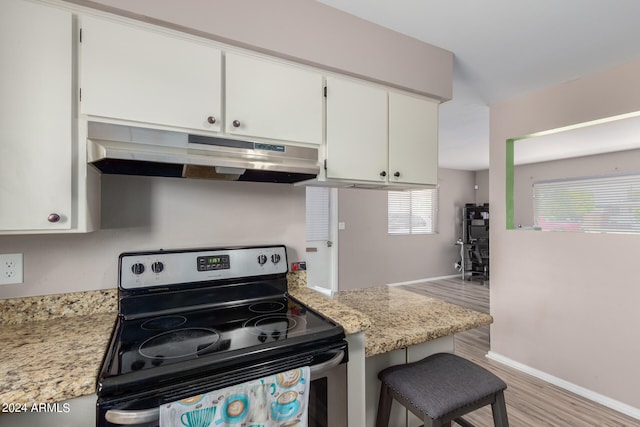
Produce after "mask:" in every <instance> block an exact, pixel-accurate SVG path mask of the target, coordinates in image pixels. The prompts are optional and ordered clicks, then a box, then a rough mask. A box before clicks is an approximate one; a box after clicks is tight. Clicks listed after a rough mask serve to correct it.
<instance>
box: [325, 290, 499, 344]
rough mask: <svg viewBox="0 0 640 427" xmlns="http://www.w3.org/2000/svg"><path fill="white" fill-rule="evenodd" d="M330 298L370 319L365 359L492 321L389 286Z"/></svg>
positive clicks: (452, 305)
mask: <svg viewBox="0 0 640 427" xmlns="http://www.w3.org/2000/svg"><path fill="white" fill-rule="evenodd" d="M334 299H336V301H338V302H340V303H342V304H344V305H346V306H348V307H351V308H353V309H355V310H357V311H359V312H361V313H363V314H364V315H365V316H366V317H367V318H369V319H370V320H371V328H370V329H369V330H367V332H366V346H365V354H366V357H371V356H375V355H377V354H382V353H387V352H390V351H393V350H397V349H401V348H405V347H409V346H412V345H416V344H421V343H425V342H428V341H432V340H436V339H438V338H442V337H446V336H451V335H453V334H456V333H458V332H463V331H466V330H469V329H473V328H477V327H479V326H484V325H489V324H491V323H492V322H493V318H492V317H491V316H490V315H489V314H486V313H480V312H478V311H475V310H470V309H467V308H464V307H460V306H458V305H455V304H450V303H447V302H445V301H442V300H439V299H436V298H430V297H426V296H423V295H419V294H416V293H414V292H409V291H405V290H403V289H398V288H395V287H391V286H375V287H371V288H362V289H354V290H349V291H340V292H338V293H337V294H336V295H334Z"/></svg>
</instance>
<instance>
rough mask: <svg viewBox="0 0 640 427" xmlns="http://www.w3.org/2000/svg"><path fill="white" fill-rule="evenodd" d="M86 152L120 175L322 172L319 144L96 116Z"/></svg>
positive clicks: (284, 177) (253, 177)
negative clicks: (224, 135) (167, 127)
mask: <svg viewBox="0 0 640 427" xmlns="http://www.w3.org/2000/svg"><path fill="white" fill-rule="evenodd" d="M87 158H88V162H89V163H90V164H93V165H94V166H95V167H96V168H98V169H99V170H100V171H101V172H102V173H106V174H121V175H144V176H164V177H174V178H198V179H215V180H226V181H253V182H277V183H289V184H291V183H296V182H300V181H306V180H309V179H313V178H315V177H316V176H317V175H318V173H319V172H320V168H319V166H318V150H317V149H316V148H309V147H299V146H294V145H287V144H281V143H262V142H253V141H246V140H235V139H224V138H215V137H208V136H201V135H189V134H185V133H179V132H170V131H161V130H156V129H145V128H137V127H130V126H120V125H112V124H105V123H94V122H90V123H89V129H88V139H87Z"/></svg>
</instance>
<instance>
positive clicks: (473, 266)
mask: <svg viewBox="0 0 640 427" xmlns="http://www.w3.org/2000/svg"><path fill="white" fill-rule="evenodd" d="M457 243H458V244H459V245H460V257H459V259H458V262H457V263H456V267H457V268H458V270H459V271H460V272H461V274H462V278H463V279H473V278H474V277H476V278H479V279H482V280H489V204H488V203H485V204H482V205H476V204H474V203H467V204H465V206H464V207H463V208H462V237H461V238H460V239H459V240H458V242H457Z"/></svg>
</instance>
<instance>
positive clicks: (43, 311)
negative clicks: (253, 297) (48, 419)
mask: <svg viewBox="0 0 640 427" xmlns="http://www.w3.org/2000/svg"><path fill="white" fill-rule="evenodd" d="M305 279H306V277H305V276H304V275H303V274H297V275H292V276H290V277H289V293H290V294H291V296H293V297H294V298H297V299H299V300H300V301H302V302H303V303H305V304H306V305H308V306H309V307H311V308H312V309H314V310H316V311H318V312H320V313H322V314H323V315H325V316H327V317H329V318H330V319H332V320H333V321H335V322H337V323H339V324H341V325H342V327H343V328H344V330H345V333H346V334H355V333H359V332H365V333H366V349H365V350H366V356H367V357H368V356H373V355H376V354H380V353H384V352H388V351H392V350H396V349H398V348H403V347H407V346H410V345H413V344H419V343H422V342H426V341H430V340H433V339H436V338H440V337H443V336H447V335H452V334H454V333H457V332H461V331H464V330H467V329H471V328H475V327H478V326H482V325H488V324H490V323H491V322H492V321H493V319H492V317H491V316H489V315H488V314H483V313H479V312H477V311H473V310H469V309H465V308H462V307H459V306H457V305H453V304H449V303H446V302H444V301H441V300H438V299H434V298H428V297H424V296H421V295H418V294H415V293H411V292H408V291H404V290H401V289H395V288H392V287H388V286H379V287H374V288H366V289H357V290H353V291H342V292H339V293H338V294H336V295H335V296H334V297H333V298H330V297H328V296H326V295H323V294H321V293H319V292H316V291H314V290H312V289H309V288H307V287H306V286H304V285H305V283H306V280H305ZM116 312H117V290H116V289H109V290H102V291H90V292H77V293H70V294H62V295H50V296H43V297H27V298H16V299H7V300H0V325H2V328H1V329H0V342H2V346H0V403H20V404H27V405H31V404H33V403H54V402H60V401H64V400H68V399H72V398H75V397H80V396H85V395H90V394H92V393H94V392H95V384H96V377H97V375H98V370H99V369H100V364H101V362H102V357H103V355H104V352H105V350H106V348H107V345H108V341H109V338H110V336H111V330H112V328H113V325H114V324H115V319H116Z"/></svg>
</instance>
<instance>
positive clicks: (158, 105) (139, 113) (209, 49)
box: [80, 16, 222, 131]
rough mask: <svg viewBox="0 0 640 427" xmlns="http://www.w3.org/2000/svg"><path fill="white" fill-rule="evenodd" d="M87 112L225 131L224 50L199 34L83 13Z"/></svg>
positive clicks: (83, 83) (82, 58) (84, 104)
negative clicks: (170, 31) (185, 34)
mask: <svg viewBox="0 0 640 427" xmlns="http://www.w3.org/2000/svg"><path fill="white" fill-rule="evenodd" d="M81 27H82V40H81V44H80V48H81V49H80V87H81V90H82V99H81V102H80V112H81V113H83V114H87V115H91V116H96V117H103V118H111V119H119V120H127V121H133V122H141V123H148V124H156V125H163V126H172V127H179V128H185V129H195V130H206V131H219V130H220V129H221V113H222V110H221V73H222V69H221V56H222V55H221V51H220V50H219V49H217V48H215V47H213V46H211V45H208V44H205V43H202V42H200V41H199V40H197V39H195V38H193V39H192V38H182V37H178V36H174V35H172V34H168V33H167V32H165V31H162V30H161V29H152V28H142V27H135V26H133V25H129V24H125V23H120V22H112V21H109V20H106V19H96V18H93V17H88V16H82V17H81Z"/></svg>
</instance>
